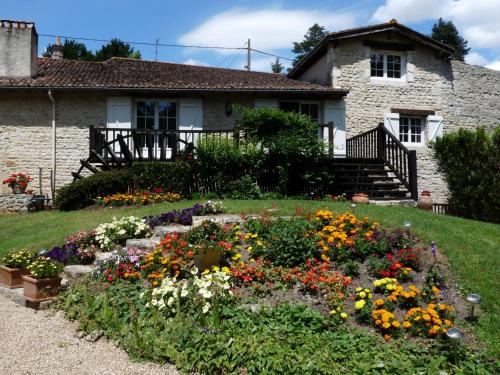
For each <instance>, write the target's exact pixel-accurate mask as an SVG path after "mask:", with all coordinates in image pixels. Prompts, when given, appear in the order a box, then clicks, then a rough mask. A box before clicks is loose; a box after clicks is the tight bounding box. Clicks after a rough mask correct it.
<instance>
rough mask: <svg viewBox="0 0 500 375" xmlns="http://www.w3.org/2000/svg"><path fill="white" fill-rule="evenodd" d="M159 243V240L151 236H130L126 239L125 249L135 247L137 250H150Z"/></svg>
mask: <svg viewBox="0 0 500 375" xmlns="http://www.w3.org/2000/svg"><path fill="white" fill-rule="evenodd" d="M159 243H160V241H158V240H154V239H152V238H140V239H138V238H132V239H130V240H127V243H126V247H127V249H130V248H135V249H139V250H151V251H152V250H154V249H155V248H156V246H158V244H159Z"/></svg>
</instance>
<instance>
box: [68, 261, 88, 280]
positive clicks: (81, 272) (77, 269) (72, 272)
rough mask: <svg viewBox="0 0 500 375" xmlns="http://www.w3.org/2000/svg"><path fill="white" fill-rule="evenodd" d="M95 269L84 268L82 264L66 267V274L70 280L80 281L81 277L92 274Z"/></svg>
mask: <svg viewBox="0 0 500 375" xmlns="http://www.w3.org/2000/svg"><path fill="white" fill-rule="evenodd" d="M94 269H95V267H94V266H90V265H89V266H84V265H81V264H75V265H71V266H66V267H64V272H65V273H66V275H67V276H68V278H69V279H78V278H79V277H82V276H85V275H86V274H88V273H90V272H92V271H93V270H94Z"/></svg>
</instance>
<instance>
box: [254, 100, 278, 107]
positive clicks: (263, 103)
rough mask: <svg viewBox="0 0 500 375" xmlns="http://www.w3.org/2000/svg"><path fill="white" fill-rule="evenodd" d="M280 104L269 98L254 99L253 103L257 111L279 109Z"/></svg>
mask: <svg viewBox="0 0 500 375" xmlns="http://www.w3.org/2000/svg"><path fill="white" fill-rule="evenodd" d="M279 107H280V103H279V101H278V99H276V98H270V99H255V103H254V108H255V109H259V108H274V109H279Z"/></svg>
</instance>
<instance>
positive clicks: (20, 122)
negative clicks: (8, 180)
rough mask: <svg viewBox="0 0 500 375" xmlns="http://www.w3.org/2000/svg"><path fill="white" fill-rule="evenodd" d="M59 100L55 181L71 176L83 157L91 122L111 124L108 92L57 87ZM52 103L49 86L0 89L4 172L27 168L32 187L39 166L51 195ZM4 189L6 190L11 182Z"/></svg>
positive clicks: (2, 174)
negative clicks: (68, 90)
mask: <svg viewBox="0 0 500 375" xmlns="http://www.w3.org/2000/svg"><path fill="white" fill-rule="evenodd" d="M54 98H55V100H56V125H57V137H56V143H57V153H56V161H57V166H56V182H57V186H58V187H59V186H62V185H64V184H66V183H69V182H71V181H72V179H73V178H72V176H71V172H73V171H76V170H77V169H78V168H79V166H80V162H79V160H80V159H82V158H86V157H87V156H88V152H89V151H88V150H89V143H88V142H89V130H88V127H89V125H100V126H105V125H106V96H104V95H102V94H95V93H58V92H57V91H56V92H54ZM51 124H52V103H51V102H50V100H49V97H48V95H47V92H1V93H0V177H1V178H2V179H3V178H5V177H7V176H8V174H10V173H12V172H26V173H28V174H29V175H30V176H32V177H33V182H32V183H31V184H30V185H29V188H30V189H33V190H34V191H35V192H38V191H39V189H40V186H39V183H38V172H39V169H38V168H39V167H41V168H43V170H42V190H43V193H44V194H49V195H50V169H51V168H52V165H51V164H52V162H51V160H52V133H51ZM0 189H1V190H0V191H3V192H7V191H9V188H8V187H7V186H6V185H2V186H1V187H0Z"/></svg>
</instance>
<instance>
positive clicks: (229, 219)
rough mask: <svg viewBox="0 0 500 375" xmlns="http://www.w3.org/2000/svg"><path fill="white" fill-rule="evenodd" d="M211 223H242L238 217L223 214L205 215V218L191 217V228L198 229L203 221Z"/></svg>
mask: <svg viewBox="0 0 500 375" xmlns="http://www.w3.org/2000/svg"><path fill="white" fill-rule="evenodd" d="M207 220H208V221H213V222H214V223H217V224H226V223H242V222H243V219H242V218H241V216H240V215H235V214H224V215H206V216H193V227H198V226H200V225H201V223H203V222H204V221H207Z"/></svg>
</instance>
